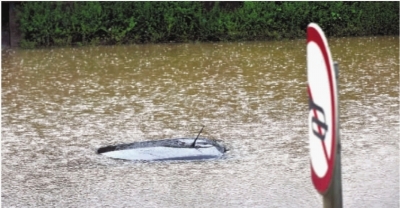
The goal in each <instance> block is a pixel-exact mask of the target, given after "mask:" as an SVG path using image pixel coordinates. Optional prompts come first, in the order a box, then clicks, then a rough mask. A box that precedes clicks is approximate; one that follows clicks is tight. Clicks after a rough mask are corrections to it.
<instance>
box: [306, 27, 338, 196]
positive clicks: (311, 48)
mask: <svg viewBox="0 0 400 208" xmlns="http://www.w3.org/2000/svg"><path fill="white" fill-rule="evenodd" d="M307 77H308V86H307V92H308V96H309V103H310V111H309V131H310V132H309V137H310V156H311V161H310V162H311V179H312V182H313V184H314V187H315V188H316V189H317V190H318V192H320V193H321V194H324V193H325V192H326V191H327V190H328V189H329V187H330V184H331V182H332V177H333V171H334V164H335V156H336V127H337V125H336V120H337V103H336V102H337V99H336V96H337V94H336V92H337V90H336V78H335V71H334V68H333V62H332V58H331V54H330V51H329V47H328V43H327V40H326V38H325V35H324V33H323V31H322V30H321V28H320V27H319V26H318V25H317V24H314V23H311V24H310V25H309V26H308V27H307Z"/></svg>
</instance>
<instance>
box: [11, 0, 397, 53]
mask: <svg viewBox="0 0 400 208" xmlns="http://www.w3.org/2000/svg"><path fill="white" fill-rule="evenodd" d="M207 3H212V4H213V6H212V7H211V8H206V6H205V4H206V3H204V2H196V1H189V2H182V1H176V2H169V1H166V2H119V1H118V2H80V1H79V2H22V3H21V4H20V5H19V6H18V7H17V12H18V19H19V23H20V24H19V27H20V31H21V32H22V34H23V41H22V42H21V47H30V48H32V47H40V46H51V45H57V46H65V45H87V44H94V45H97V44H124V43H147V42H153V43H157V42H168V41H175V42H187V41H237V40H264V39H287V38H304V37H305V31H306V27H307V25H308V24H309V23H310V22H316V23H318V24H319V25H320V26H321V28H322V29H323V30H324V32H325V33H326V34H327V35H328V36H335V37H341V36H374V35H399V2H268V1H266V2H264V1H263V2H251V1H246V2H234V3H235V4H236V5H239V6H238V7H235V8H233V7H226V5H229V4H233V3H232V2H231V3H230V2H207ZM238 3H239V4H238Z"/></svg>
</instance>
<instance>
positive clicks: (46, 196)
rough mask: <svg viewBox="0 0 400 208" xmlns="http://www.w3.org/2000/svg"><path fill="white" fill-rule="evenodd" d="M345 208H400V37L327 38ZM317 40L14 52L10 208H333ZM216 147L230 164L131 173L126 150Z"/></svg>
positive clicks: (7, 121)
mask: <svg viewBox="0 0 400 208" xmlns="http://www.w3.org/2000/svg"><path fill="white" fill-rule="evenodd" d="M328 41H329V44H330V47H331V51H332V56H333V59H334V60H336V61H338V62H339V67H340V78H339V85H340V87H339V88H340V91H339V92H340V97H339V99H340V113H341V115H340V121H341V125H340V126H341V140H342V180H343V182H342V183H343V203H344V206H345V207H379V208H380V207H399V145H398V144H399V141H398V140H399V38H398V37H365V38H340V39H329V40H328ZM305 55H306V41H305V40H295V41H280V42H242V43H201V44H158V45H151V44H149V45H132V46H112V47H110V46H102V47H82V48H64V49H40V50H10V49H8V50H2V62H1V63H2V67H1V76H2V77H1V81H2V83H1V86H2V91H1V92H2V94H1V99H2V101H1V104H2V109H1V113H2V115H1V156H2V167H1V171H2V172H1V173H2V175H1V176H2V186H1V202H2V206H4V207H296V208H297V207H322V198H321V196H320V195H319V194H318V193H317V192H316V190H315V189H314V187H313V185H312V183H311V177H310V164H309V149H308V135H307V134H308V123H307V118H308V102H307V101H308V100H307V93H306V80H307V79H306V57H305ZM201 125H205V126H206V127H205V128H204V131H203V133H202V137H206V138H211V139H218V140H222V141H224V143H225V144H227V146H228V148H229V151H228V152H227V155H226V158H225V159H223V160H211V161H205V162H187V161H186V162H171V161H169V162H168V161H163V162H145V163H141V162H132V161H121V160H113V159H110V158H107V157H104V156H102V155H98V154H96V150H97V149H98V148H99V147H102V146H107V145H115V144H119V143H131V142H136V141H146V140H158V139H165V138H181V137H195V136H196V135H197V133H198V131H199V129H200V128H201Z"/></svg>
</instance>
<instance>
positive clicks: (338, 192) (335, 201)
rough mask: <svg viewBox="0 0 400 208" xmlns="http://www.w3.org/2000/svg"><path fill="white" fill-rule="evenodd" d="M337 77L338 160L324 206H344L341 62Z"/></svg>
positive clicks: (324, 199) (331, 207)
mask: <svg viewBox="0 0 400 208" xmlns="http://www.w3.org/2000/svg"><path fill="white" fill-rule="evenodd" d="M334 67H335V77H336V89H337V91H336V93H337V94H336V95H337V96H336V99H337V109H336V112H337V118H336V126H337V128H336V144H337V146H336V160H335V169H334V172H333V174H334V175H333V180H332V184H331V187H330V188H329V190H328V192H327V193H326V194H325V195H323V203H324V208H342V207H343V199H342V167H341V150H342V146H341V143H340V122H339V117H340V116H339V115H340V114H339V83H338V82H339V64H338V63H337V62H334Z"/></svg>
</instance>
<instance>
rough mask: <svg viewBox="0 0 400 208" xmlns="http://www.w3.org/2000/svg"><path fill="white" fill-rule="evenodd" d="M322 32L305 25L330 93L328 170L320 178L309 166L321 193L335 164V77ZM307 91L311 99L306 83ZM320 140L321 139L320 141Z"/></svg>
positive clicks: (312, 25)
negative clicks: (320, 60)
mask: <svg viewBox="0 0 400 208" xmlns="http://www.w3.org/2000/svg"><path fill="white" fill-rule="evenodd" d="M320 31H321V33H322V34H321V33H320ZM323 36H324V34H323V32H322V30H321V29H319V30H318V29H317V28H316V27H315V25H314V24H310V25H309V26H308V27H307V45H308V44H309V43H310V42H314V43H315V44H317V46H318V47H319V49H320V50H321V52H322V55H323V58H324V62H325V66H326V69H327V74H328V79H329V88H330V95H331V108H332V128H331V129H332V145H331V157H330V158H326V159H327V161H328V171H327V173H326V175H325V176H324V177H322V178H320V177H318V176H317V174H316V173H315V171H314V169H313V167H312V164H311V162H310V167H311V179H312V182H313V184H314V187H315V188H316V189H317V190H318V192H320V193H321V194H324V193H325V192H326V191H328V189H329V187H330V185H331V182H332V178H333V171H334V165H335V158H336V113H337V112H336V99H335V90H334V87H336V86H333V85H334V83H333V79H335V77H334V75H333V74H332V72H333V70H332V68H331V66H333V64H332V63H331V60H332V59H331V57H330V54H328V50H329V48H328V43H327V41H326V40H325V39H324V38H323ZM307 92H308V96H309V99H312V94H311V89H310V86H309V85H308V84H307ZM321 142H322V141H321Z"/></svg>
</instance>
